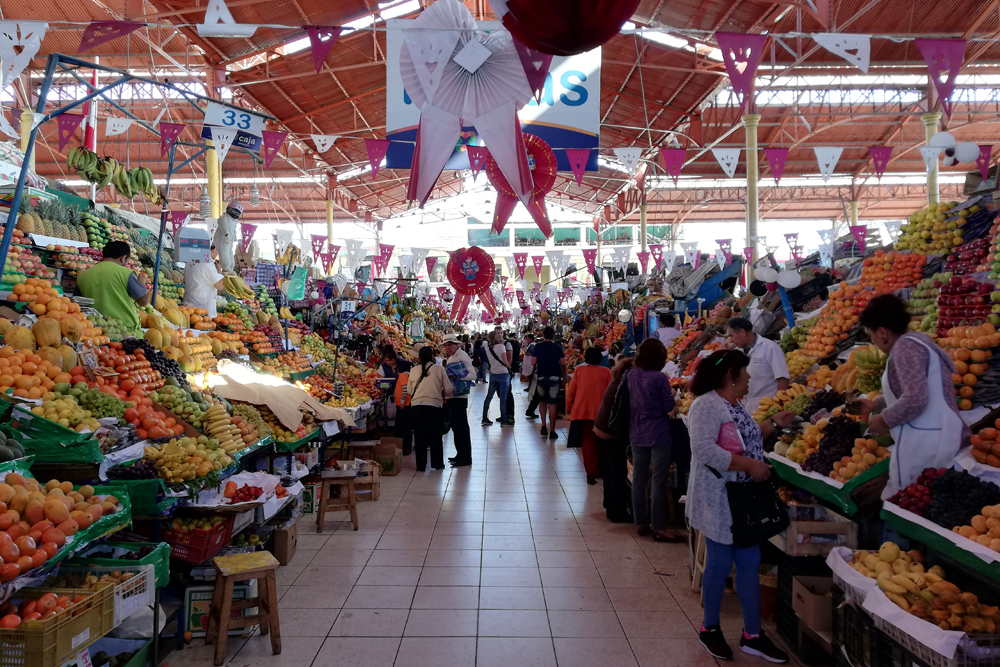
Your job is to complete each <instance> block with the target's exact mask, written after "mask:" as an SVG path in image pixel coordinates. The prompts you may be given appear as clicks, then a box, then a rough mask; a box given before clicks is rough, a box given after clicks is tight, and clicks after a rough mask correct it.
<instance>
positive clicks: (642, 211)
mask: <svg viewBox="0 0 1000 667" xmlns="http://www.w3.org/2000/svg"><path fill="white" fill-rule="evenodd" d="M648 209H649V206H648V205H647V204H640V205H639V235H640V236H641V237H642V247H641V248H640V249H641V250H642V251H643V252H646V211H647V210H648Z"/></svg>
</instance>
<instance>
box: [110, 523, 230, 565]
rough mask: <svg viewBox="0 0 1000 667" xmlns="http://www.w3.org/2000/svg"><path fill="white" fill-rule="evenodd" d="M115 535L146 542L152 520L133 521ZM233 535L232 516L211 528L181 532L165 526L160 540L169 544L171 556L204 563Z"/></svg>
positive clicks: (151, 534) (149, 535) (150, 537)
mask: <svg viewBox="0 0 1000 667" xmlns="http://www.w3.org/2000/svg"><path fill="white" fill-rule="evenodd" d="M122 533H123V534H119V535H116V537H121V538H122V539H124V540H126V541H129V542H147V541H149V540H151V539H153V534H154V533H153V524H152V521H134V522H133V523H132V530H131V531H122ZM232 536H233V516H228V517H226V519H225V521H223V522H222V523H220V524H219V525H218V526H216V527H214V528H212V529H211V530H190V531H187V532H181V531H177V530H172V529H171V528H167V527H166V526H165V527H164V528H163V534H162V538H161V539H162V540H163V541H164V542H166V543H167V544H169V545H170V550H171V554H170V555H171V557H172V558H176V559H178V560H183V561H186V562H188V563H195V564H197V563H204V562H205V561H206V560H208V559H209V558H211V557H212V556H214V555H216V554H217V553H219V552H220V551H222V549H223V548H224V547H225V546H226V545H227V544H229V540H230V538H231V537H232Z"/></svg>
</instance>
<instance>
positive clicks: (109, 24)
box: [77, 21, 145, 53]
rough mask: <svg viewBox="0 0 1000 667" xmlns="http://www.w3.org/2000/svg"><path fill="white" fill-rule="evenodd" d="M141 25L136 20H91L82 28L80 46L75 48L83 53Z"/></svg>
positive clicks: (141, 24) (122, 35)
mask: <svg viewBox="0 0 1000 667" xmlns="http://www.w3.org/2000/svg"><path fill="white" fill-rule="evenodd" d="M143 25H145V24H143V23H139V22H138V21H91V22H90V25H88V26H87V27H86V28H84V29H83V38H82V39H80V46H79V48H78V49H77V50H78V51H79V52H80V53H83V52H84V51H89V50H90V49H93V48H97V47H98V46H100V45H101V44H104V43H105V42H110V41H111V40H112V39H117V38H118V37H124V36H125V35H127V34H129V33H130V32H134V31H136V30H138V29H139V28H141V27H142V26H143Z"/></svg>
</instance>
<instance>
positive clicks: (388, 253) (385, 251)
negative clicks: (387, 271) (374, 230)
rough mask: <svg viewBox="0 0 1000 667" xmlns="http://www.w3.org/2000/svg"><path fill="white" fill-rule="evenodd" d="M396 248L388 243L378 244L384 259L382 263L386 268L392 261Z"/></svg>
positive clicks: (380, 254)
mask: <svg viewBox="0 0 1000 667" xmlns="http://www.w3.org/2000/svg"><path fill="white" fill-rule="evenodd" d="M395 247H396V246H394V245H389V244H388V243H379V244H378V254H379V257H381V258H382V263H383V264H384V265H386V266H388V265H389V260H390V259H392V251H393V249H394V248H395Z"/></svg>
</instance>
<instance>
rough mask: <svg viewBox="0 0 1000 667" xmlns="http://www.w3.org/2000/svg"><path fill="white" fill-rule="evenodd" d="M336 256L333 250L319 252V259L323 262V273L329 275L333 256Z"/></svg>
mask: <svg viewBox="0 0 1000 667" xmlns="http://www.w3.org/2000/svg"><path fill="white" fill-rule="evenodd" d="M335 256H336V253H335V252H330V251H327V252H321V253H320V254H319V258H320V260H321V261H322V262H323V273H325V274H326V275H330V268H331V267H332V266H333V258H334V257H335Z"/></svg>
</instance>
